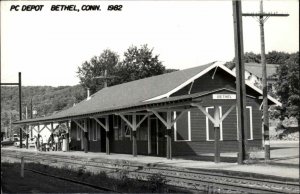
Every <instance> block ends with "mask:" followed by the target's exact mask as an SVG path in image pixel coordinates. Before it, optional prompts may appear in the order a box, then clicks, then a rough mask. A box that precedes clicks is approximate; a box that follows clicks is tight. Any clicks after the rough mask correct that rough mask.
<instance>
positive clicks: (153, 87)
mask: <svg viewBox="0 0 300 194" xmlns="http://www.w3.org/2000/svg"><path fill="white" fill-rule="evenodd" d="M224 64H225V63H223V62H214V63H210V64H206V65H202V66H197V67H194V68H189V69H185V70H181V71H175V72H171V73H167V74H162V75H158V76H153V77H149V78H144V79H140V80H136V81H131V82H127V83H123V84H119V85H115V86H111V87H106V88H103V89H102V90H100V91H98V92H96V93H95V94H93V95H92V96H91V97H90V98H89V99H86V100H83V101H81V102H80V103H78V104H76V105H75V106H73V107H71V108H69V109H66V110H63V111H60V112H57V113H55V114H53V115H50V116H47V117H41V118H35V119H27V120H21V121H16V122H14V124H27V123H38V122H47V121H49V122H51V121H56V120H62V119H70V118H76V117H79V116H84V115H89V114H96V113H97V114H101V113H102V114H105V113H106V114H108V113H110V114H111V112H112V111H117V110H118V111H120V110H125V109H126V110H128V109H130V108H136V107H140V106H149V105H151V104H161V103H178V102H182V101H187V100H191V99H192V98H193V97H196V96H195V95H192V94H191V95H184V96H181V97H180V96H179V97H170V95H171V94H173V93H175V92H176V91H178V90H180V89H181V88H183V87H185V86H186V85H188V84H190V83H191V82H192V81H194V80H195V79H197V78H199V77H201V76H202V75H204V74H206V73H207V72H208V71H210V70H211V69H213V68H215V67H220V68H222V69H224V70H225V71H226V72H228V73H229V74H231V75H232V76H235V75H234V74H233V73H232V71H231V70H229V69H228V68H226V67H225V66H224ZM246 84H247V85H248V86H250V87H251V88H253V89H254V90H256V91H257V92H259V93H262V92H261V90H259V89H258V88H256V87H255V86H253V85H251V84H249V83H246ZM269 99H270V100H271V101H272V102H273V103H276V104H278V105H280V103H279V102H278V101H277V100H276V99H274V98H272V97H269Z"/></svg>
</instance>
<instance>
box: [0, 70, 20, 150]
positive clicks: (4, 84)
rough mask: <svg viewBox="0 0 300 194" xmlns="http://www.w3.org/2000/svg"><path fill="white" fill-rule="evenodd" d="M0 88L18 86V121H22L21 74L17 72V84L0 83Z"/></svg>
mask: <svg viewBox="0 0 300 194" xmlns="http://www.w3.org/2000/svg"><path fill="white" fill-rule="evenodd" d="M0 85H1V86H19V115H20V120H22V99H21V98H22V89H21V87H22V83H21V72H19V82H18V83H0ZM20 148H22V128H20Z"/></svg>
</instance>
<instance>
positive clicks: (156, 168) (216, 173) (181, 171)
mask: <svg viewBox="0 0 300 194" xmlns="http://www.w3.org/2000/svg"><path fill="white" fill-rule="evenodd" d="M32 155H34V156H37V155H35V154H32ZM47 155H48V156H51V157H55V158H60V159H67V160H71V159H72V157H71V158H70V157H68V156H60V155H53V154H47ZM38 156H42V155H38ZM43 156H46V155H43ZM73 158H74V159H75V157H73ZM76 159H83V160H84V158H83V157H76ZM48 160H49V159H48ZM72 161H73V160H72ZM85 162H90V163H91V162H93V163H97V164H99V163H100V164H107V165H110V166H111V165H112V163H111V162H103V161H101V162H95V161H85ZM114 165H115V166H116V165H118V166H129V167H136V168H141V167H143V168H148V169H155V170H160V171H161V170H162V168H158V167H145V166H142V165H134V164H114ZM99 167H100V166H99ZM166 167H167V166H164V169H163V170H165V171H176V172H180V173H191V174H196V175H209V176H218V177H223V178H237V179H240V178H241V177H240V176H233V175H225V174H222V173H218V172H207V171H201V170H202V169H201V170H199V171H198V170H197V171H195V170H189V171H185V170H178V169H176V170H174V169H166ZM242 179H243V180H246V181H263V182H265V183H271V184H285V185H290V186H300V185H299V183H298V182H297V183H295V182H288V181H278V180H265V179H258V178H253V177H242Z"/></svg>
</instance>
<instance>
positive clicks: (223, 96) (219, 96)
mask: <svg viewBox="0 0 300 194" xmlns="http://www.w3.org/2000/svg"><path fill="white" fill-rule="evenodd" d="M213 99H218V100H234V99H236V94H213Z"/></svg>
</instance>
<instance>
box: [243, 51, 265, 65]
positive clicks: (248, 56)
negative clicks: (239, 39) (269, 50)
mask: <svg viewBox="0 0 300 194" xmlns="http://www.w3.org/2000/svg"><path fill="white" fill-rule="evenodd" d="M244 60H245V63H260V60H261V57H260V54H254V53H253V52H249V53H248V52H246V53H245V55H244Z"/></svg>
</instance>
